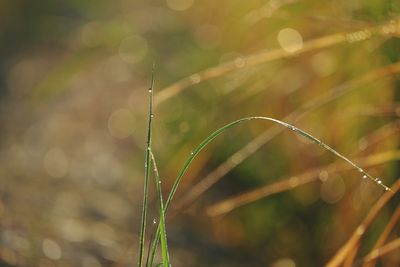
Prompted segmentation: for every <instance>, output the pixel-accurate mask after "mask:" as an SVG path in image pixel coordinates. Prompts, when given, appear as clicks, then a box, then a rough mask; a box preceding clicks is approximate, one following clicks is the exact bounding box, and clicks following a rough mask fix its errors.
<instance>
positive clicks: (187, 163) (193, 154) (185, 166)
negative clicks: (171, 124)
mask: <svg viewBox="0 0 400 267" xmlns="http://www.w3.org/2000/svg"><path fill="white" fill-rule="evenodd" d="M251 120H266V121H271V122H274V123H277V124H279V125H281V126H284V127H286V128H288V129H290V130H292V131H294V132H295V133H296V134H298V135H301V136H303V137H305V138H307V139H309V140H310V141H312V142H314V143H316V144H317V145H319V146H321V147H322V148H324V149H325V150H328V151H329V152H331V153H333V154H334V155H336V156H337V157H339V158H341V159H343V160H344V161H346V162H347V163H348V164H350V165H351V166H352V167H354V168H355V169H357V170H358V171H359V172H360V174H361V175H362V177H363V178H369V179H370V180H371V181H374V182H375V183H376V184H378V185H379V186H381V187H383V188H384V189H385V190H386V191H388V190H390V188H389V187H388V186H386V185H384V184H383V183H382V181H381V180H379V179H378V178H374V177H372V176H371V175H370V174H368V173H367V172H366V171H365V170H364V169H363V168H361V167H359V166H358V165H357V164H355V163H354V162H352V161H351V160H350V159H348V158H347V157H345V156H343V155H342V154H340V153H339V152H337V151H336V150H334V149H333V148H331V147H330V146H328V145H327V144H325V143H323V142H322V141H320V140H319V139H317V138H315V137H314V136H312V135H311V134H309V133H307V132H305V131H303V130H301V129H299V128H297V127H295V126H294V125H291V124H289V123H286V122H283V121H280V120H277V119H273V118H270V117H261V116H256V117H246V118H242V119H239V120H236V121H233V122H231V123H229V124H226V125H225V126H223V127H221V128H219V129H218V130H216V131H215V132H213V133H212V134H211V135H209V136H208V137H207V138H206V139H204V140H203V142H201V143H200V144H199V145H198V146H197V147H196V148H195V149H194V150H193V151H192V152H191V153H190V155H189V157H188V158H187V160H186V161H185V163H184V164H183V166H182V169H181V170H180V171H179V173H178V176H177V178H176V180H175V182H174V184H173V186H172V189H171V192H170V194H169V196H168V199H167V201H166V203H165V214H166V213H167V211H168V209H169V207H170V205H171V202H172V199H173V198H174V196H175V193H176V191H177V189H178V186H179V184H180V182H181V180H182V177H183V175H184V174H185V173H186V171H187V169H188V168H189V166H190V164H191V163H192V161H193V160H194V158H195V157H196V156H197V155H198V154H199V153H200V152H201V150H203V148H204V147H205V146H207V145H208V144H209V143H210V142H211V141H212V140H214V139H215V138H216V137H217V136H219V135H220V134H221V133H223V132H225V131H226V130H228V129H230V128H232V127H233V126H235V125H238V124H240V123H242V122H246V121H251ZM160 228H161V227H160V224H159V225H158V229H157V233H156V236H155V242H154V243H153V247H152V253H151V259H150V266H152V263H153V260H154V256H155V251H156V249H157V246H158V242H159V239H160V231H161V229H160Z"/></svg>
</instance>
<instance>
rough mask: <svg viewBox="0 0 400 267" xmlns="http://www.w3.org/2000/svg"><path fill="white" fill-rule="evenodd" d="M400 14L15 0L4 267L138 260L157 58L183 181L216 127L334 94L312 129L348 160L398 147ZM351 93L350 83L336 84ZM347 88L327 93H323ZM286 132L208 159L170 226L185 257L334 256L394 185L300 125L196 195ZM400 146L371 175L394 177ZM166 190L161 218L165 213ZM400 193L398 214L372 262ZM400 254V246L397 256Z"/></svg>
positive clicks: (10, 14) (0, 157) (283, 265)
mask: <svg viewBox="0 0 400 267" xmlns="http://www.w3.org/2000/svg"><path fill="white" fill-rule="evenodd" d="M399 12H400V3H399V2H398V1H376V0H368V1H357V0H351V1H297V0H271V1H261V0H250V1H227V0H222V1H211V0H206V1H199V0H151V1H128V0H117V1H105V0H98V1H50V0H41V1H23V0H13V1H7V0H5V1H2V2H1V3H0V40H1V42H0V102H1V103H0V136H1V139H0V266H40V267H50V266H65V267H67V266H82V267H100V266H132V264H134V263H136V260H137V251H138V249H137V246H138V233H139V221H140V212H141V202H142V186H143V176H144V168H143V166H144V147H145V136H146V120H147V118H146V116H147V115H146V113H147V101H148V99H147V87H148V86H149V80H150V73H151V69H152V65H153V64H155V65H156V86H155V91H156V102H157V106H156V111H155V113H156V116H155V125H154V130H155V136H154V151H155V153H156V156H157V158H158V165H159V168H160V171H161V175H162V178H163V179H164V182H163V186H164V189H165V192H166V193H167V192H168V191H169V189H170V187H171V185H172V183H173V181H174V177H175V176H176V175H177V173H178V171H179V168H180V167H181V165H182V164H183V162H184V160H185V159H186V157H187V156H188V155H189V153H190V151H191V150H192V149H193V148H194V147H195V146H196V145H197V144H198V143H199V142H200V141H201V140H202V139H203V138H205V137H206V136H207V135H208V134H209V133H211V132H212V131H214V130H215V129H217V128H219V127H221V126H222V125H224V124H226V123H228V122H230V121H232V120H235V119H238V118H241V117H245V116H270V117H274V118H277V119H288V117H287V116H288V115H289V114H292V117H289V118H290V119H293V120H294V117H293V114H294V115H296V114H299V113H301V112H303V111H304V110H305V109H307V107H308V106H307V105H309V104H307V103H310V102H311V103H312V101H317V103H321V106H320V107H318V108H315V109H313V110H310V111H309V112H308V113H307V114H304V115H302V117H300V116H299V117H298V118H297V117H296V120H295V125H296V126H298V127H300V128H302V129H305V130H307V131H308V132H310V133H312V134H313V135H315V136H316V137H318V138H320V139H321V140H323V141H324V142H326V143H327V144H329V145H330V146H332V147H333V148H335V149H337V150H338V151H340V152H342V153H343V154H344V155H347V156H349V157H350V158H351V159H360V161H362V159H363V158H365V157H368V156H371V155H377V154H381V153H390V152H397V149H398V142H399V140H398V132H399V131H398V130H399V129H398V117H399V114H400V112H399V111H400V106H398V104H397V103H398V101H399V98H400V94H399V88H400V87H399V85H400V83H399V75H398V71H397V70H393V71H391V70H388V69H385V67H387V66H389V65H390V64H393V63H396V62H397V60H399V55H400V43H399V40H398V36H399V32H400V26H399V25H400V23H399V20H398V19H399V18H398V16H399ZM338 33H339V35H336V34H338ZM326 36H328V37H326ZM324 37H326V38H325V39H318V38H324ZM315 39H318V40H319V41H318V42H312V40H315ZM310 41H311V42H310ZM248 55H255V56H253V57H247V56H248ZM226 62H228V63H226ZM224 64H225V65H224ZM212 67H215V68H212ZM209 68H211V69H209ZM205 69H208V71H205V72H201V71H203V70H205ZM198 72H199V73H198ZM196 73H197V74H196ZM181 79H183V80H181ZM178 81H181V82H179V83H178V84H175V82H178ZM172 84H174V86H170V85H172ZM337 89H346V90H347V89H348V90H350V91H349V92H347V91H346V93H344V94H343V95H339V96H338V97H334V95H335V93H334V92H335V90H337ZM330 94H331V100H330V101H327V102H326V103H323V102H318V100H316V99H319V97H323V96H329V95H330ZM293 112H295V113H293ZM271 127H272V124H270V123H266V122H250V123H249V124H246V125H242V126H239V127H237V128H235V129H234V130H232V131H230V132H229V133H226V134H224V135H223V136H222V137H219V138H218V139H217V140H216V141H215V142H214V143H213V144H212V145H211V146H209V147H208V148H207V149H206V150H205V151H204V152H202V154H201V155H200V157H199V158H197V159H196V161H195V162H194V163H193V165H192V166H191V168H190V170H189V173H188V174H187V175H186V176H185V178H184V180H183V183H182V185H181V188H180V189H179V190H178V194H177V197H176V202H175V204H176V205H175V210H174V212H173V214H175V216H171V217H169V218H168V222H167V230H168V237H169V245H170V249H171V251H170V254H171V258H172V263H173V266H273V267H294V266H322V265H323V264H324V263H326V262H327V261H328V260H329V259H330V258H331V257H332V256H333V254H334V253H335V252H336V251H337V250H338V248H339V247H340V246H341V245H342V244H343V243H344V242H345V241H346V240H347V239H348V238H349V236H350V235H351V233H352V232H353V231H354V229H355V228H356V226H357V225H358V224H359V223H360V221H361V220H362V219H363V218H364V216H365V215H366V213H367V211H368V210H369V208H370V207H371V205H372V204H373V203H374V202H375V201H376V200H377V198H379V196H380V195H381V194H382V192H383V190H382V188H380V187H379V186H377V185H376V184H373V183H372V182H369V181H366V180H363V179H361V177H360V175H359V174H358V173H357V172H356V171H340V172H339V171H335V166H336V165H335V164H336V163H337V164H340V163H341V161H340V159H337V158H335V157H334V156H332V155H331V154H329V153H327V152H326V151H323V150H321V148H320V147H318V146H316V145H314V144H311V143H310V142H308V141H307V140H305V139H303V138H301V137H297V136H295V135H294V134H293V133H291V132H288V131H285V132H284V133H282V134H279V135H277V136H276V138H273V139H272V140H271V141H269V142H268V143H267V142H266V141H265V142H261V143H266V144H265V145H261V144H260V145H259V149H254V150H255V151H253V152H251V153H249V156H248V157H247V156H244V155H245V154H246V153H240V154H236V157H235V156H234V157H233V159H232V158H231V159H230V161H228V163H229V162H230V163H229V164H230V165H232V167H233V165H238V166H237V167H236V168H234V169H233V170H231V171H226V174H224V175H217V176H218V179H217V180H218V182H216V183H215V185H213V186H212V187H211V188H210V189H209V190H207V191H206V192H205V193H204V194H202V195H201V196H200V197H199V198H198V199H197V198H196V201H194V203H193V205H192V204H191V203H192V202H193V201H189V202H188V203H185V202H184V201H185V199H186V200H187V199H188V197H187V193H190V190H191V189H192V188H196V187H194V185H195V184H196V183H197V182H199V181H201V180H202V179H203V178H204V177H205V176H207V175H208V174H209V173H210V172H212V171H213V170H215V168H217V167H218V166H219V165H220V164H222V163H223V162H224V161H226V159H228V158H229V157H230V156H231V155H232V154H234V153H235V152H236V151H238V150H239V149H241V148H242V147H244V146H245V145H246V144H248V143H249V142H251V141H254V140H258V139H257V137H258V136H259V135H260V134H262V133H263V132H264V131H265V130H268V129H270V128H271ZM398 158H399V157H398V156H393V157H389V159H386V158H385V160H381V161H380V163H379V164H370V165H369V167H368V171H370V173H371V174H372V175H374V176H379V177H381V178H382V181H383V182H384V183H385V184H388V185H390V184H392V183H393V182H394V181H395V180H396V179H397V177H398V176H399V165H398ZM239 163H240V164H239ZM331 163H332V164H334V166H333V167H331V168H330V169H329V171H327V169H326V168H325V167H323V166H326V165H328V164H331ZM229 164H228V165H229ZM315 168H317V172H316V173H318V175H315V174H314V175H311V176H312V177H313V178H316V179H315V180H314V181H312V182H310V183H307V184H305V185H298V184H296V183H295V184H293V186H292V188H291V190H286V191H285V192H283V193H279V194H275V195H272V196H269V197H262V195H261V196H260V197H258V198H257V199H258V200H257V201H251V203H247V204H243V205H241V206H240V207H238V208H237V209H234V210H232V211H230V212H229V213H227V214H224V216H222V217H221V216H211V215H210V213H207V212H206V211H207V208H208V207H210V206H211V205H212V204H214V203H217V202H219V201H222V200H225V199H227V198H228V197H233V196H236V195H238V194H242V193H244V192H246V191H248V190H253V189H257V188H261V187H262V186H264V185H267V184H272V183H274V182H276V181H280V180H282V179H285V178H288V177H290V176H292V175H296V174H302V173H304V172H306V171H309V170H311V169H315ZM151 188H152V190H151V196H150V199H151V203H150V206H151V207H150V216H149V222H150V223H151V221H152V220H153V218H155V217H156V214H157V209H156V207H157V205H156V202H155V199H154V190H153V189H154V186H153V185H152V186H151ZM166 193H165V194H166ZM185 194H186V195H185ZM185 197H186V198H185ZM398 200H399V199H398V197H397V198H395V199H394V201H392V202H391V203H390V204H389V205H388V206H387V207H386V208H385V209H384V210H383V211H382V212H381V213H380V216H379V217H378V219H377V220H376V221H375V223H374V225H373V227H372V229H371V230H370V231H369V232H368V234H367V235H366V237H365V240H363V242H362V246H361V248H360V253H359V254H358V258H362V257H363V256H365V254H366V253H367V252H368V251H369V250H370V249H371V247H372V246H373V244H374V242H375V240H376V239H377V237H378V236H379V233H380V231H381V230H382V229H383V228H384V227H385V225H386V224H387V222H388V220H389V218H390V216H391V214H392V213H393V210H394V208H395V207H396V205H397V204H398V203H399V201H398ZM189 204H191V205H189ZM178 206H180V207H182V208H180V209H178V208H177V207H178ZM173 207H174V205H173ZM177 210H178V211H179V212H176V211H177ZM208 210H209V209H208ZM150 230H152V229H151V227H150ZM152 231H154V229H153V230H152ZM396 235H397V236H398V235H399V227H398V225H397V228H395V229H394V230H393V233H392V235H391V238H394V237H395V236H396ZM397 252H398V250H397ZM399 262H400V258H399V254H398V253H397V254H396V252H393V253H389V254H387V255H385V256H384V257H383V258H382V260H381V261H379V264H380V265H379V266H398V264H399Z"/></svg>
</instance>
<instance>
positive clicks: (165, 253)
mask: <svg viewBox="0 0 400 267" xmlns="http://www.w3.org/2000/svg"><path fill="white" fill-rule="evenodd" d="M150 155H151V161H152V162H153V167H154V174H155V181H156V187H157V194H158V207H159V211H160V224H159V225H160V233H161V255H162V260H163V266H164V267H169V254H168V244H167V232H166V228H165V217H164V203H163V197H162V191H161V179H160V174H159V172H158V168H157V164H156V160H155V158H154V154H153V152H152V151H151V150H150ZM157 232H158V231H157Z"/></svg>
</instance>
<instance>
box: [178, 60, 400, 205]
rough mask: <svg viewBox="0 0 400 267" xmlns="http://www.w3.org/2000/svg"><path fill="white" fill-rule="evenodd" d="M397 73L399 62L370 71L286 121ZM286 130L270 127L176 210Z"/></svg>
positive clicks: (204, 180) (195, 188)
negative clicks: (364, 85)
mask: <svg viewBox="0 0 400 267" xmlns="http://www.w3.org/2000/svg"><path fill="white" fill-rule="evenodd" d="M398 72H400V63H399V62H397V63H395V64H391V65H388V66H385V67H383V68H379V69H377V70H373V71H370V72H368V73H366V74H365V75H362V76H361V77H358V78H356V79H353V80H350V81H346V82H344V83H343V84H341V85H338V86H336V87H335V88H334V89H332V90H331V92H328V93H325V94H322V95H321V96H318V97H316V98H314V99H311V100H310V101H307V102H306V103H305V104H303V105H302V106H301V107H300V108H298V109H297V110H295V111H293V112H291V113H290V114H289V115H287V116H285V118H284V119H283V121H286V122H289V123H294V122H296V121H298V120H300V119H301V118H303V117H304V116H306V115H307V114H309V113H310V112H311V111H313V110H315V109H317V108H320V107H322V106H324V105H325V104H327V103H329V102H331V101H333V100H335V99H337V98H339V97H341V96H343V95H345V94H347V93H349V92H351V91H353V90H354V89H355V88H358V87H359V86H360V85H362V84H367V83H371V82H373V81H375V80H378V79H382V78H384V77H387V76H388V75H391V74H395V73H398ZM283 130H284V129H283V128H279V127H271V128H269V129H267V130H265V131H264V132H262V133H261V134H260V135H258V136H257V137H255V138H254V139H252V140H251V141H250V142H248V143H247V144H246V145H245V146H244V147H242V148H241V149H239V150H238V151H237V152H235V153H233V154H232V155H231V156H230V157H228V158H227V159H226V160H225V161H224V162H223V163H221V164H220V165H219V166H218V167H216V168H215V169H214V170H212V171H211V172H209V173H208V174H207V175H206V176H204V177H203V178H202V179H200V181H199V182H198V183H197V184H196V185H195V186H193V187H192V188H190V190H188V192H186V193H185V195H184V196H183V197H182V199H181V200H180V202H179V203H177V206H175V208H176V209H179V208H183V207H185V206H187V205H190V204H191V203H192V202H193V201H194V200H196V199H198V198H199V197H200V196H201V194H203V193H204V192H205V191H206V190H207V189H209V188H210V187H211V186H212V185H213V184H215V183H216V182H218V181H219V180H220V179H221V178H222V177H223V176H224V175H226V174H227V173H228V172H230V171H231V170H232V169H233V168H235V167H236V166H237V165H239V164H240V163H241V162H243V161H244V160H245V159H247V158H248V157H249V156H250V155H252V154H254V153H255V152H256V151H257V150H259V149H260V148H261V147H262V146H264V145H265V144H266V143H268V142H269V141H271V140H272V138H274V137H275V136H277V135H278V134H280V133H281V132H282V131H283Z"/></svg>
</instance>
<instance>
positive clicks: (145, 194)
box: [138, 67, 154, 267]
mask: <svg viewBox="0 0 400 267" xmlns="http://www.w3.org/2000/svg"><path fill="white" fill-rule="evenodd" d="M153 88H154V67H153V70H152V73H151V82H150V88H149V114H148V124H147V141H146V159H145V177H144V186H143V206H142V220H141V225H140V239H139V259H138V266H139V267H142V265H143V253H144V243H145V235H146V219H147V197H148V187H149V177H150V164H151V157H150V149H151V135H152V134H151V132H152V131H151V130H152V127H151V126H152V121H153Z"/></svg>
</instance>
